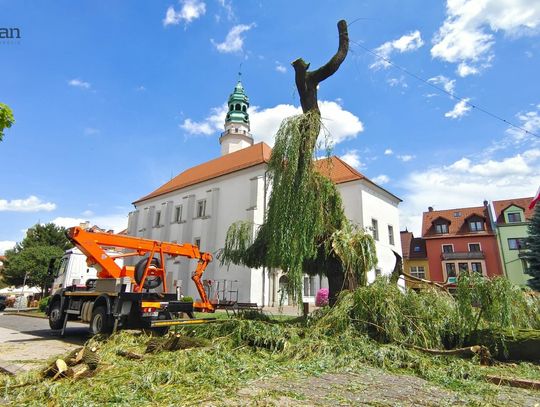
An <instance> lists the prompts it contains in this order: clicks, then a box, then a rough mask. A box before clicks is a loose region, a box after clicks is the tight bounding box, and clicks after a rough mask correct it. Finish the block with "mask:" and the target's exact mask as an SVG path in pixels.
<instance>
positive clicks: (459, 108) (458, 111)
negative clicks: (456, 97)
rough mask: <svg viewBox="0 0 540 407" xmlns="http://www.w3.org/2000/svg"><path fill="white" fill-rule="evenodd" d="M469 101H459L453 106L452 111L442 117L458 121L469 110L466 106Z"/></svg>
mask: <svg viewBox="0 0 540 407" xmlns="http://www.w3.org/2000/svg"><path fill="white" fill-rule="evenodd" d="M469 100H470V99H469V98H465V99H461V100H460V101H459V102H457V103H456V104H455V105H454V108H453V109H452V110H450V111H449V112H446V113H445V114H444V117H448V118H450V119H459V118H460V117H462V116H464V115H466V114H467V112H468V111H469V110H471V107H470V106H469V105H468V104H467V102H468V101H469Z"/></svg>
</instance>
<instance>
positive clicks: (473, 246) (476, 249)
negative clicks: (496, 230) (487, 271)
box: [469, 243, 480, 252]
mask: <svg viewBox="0 0 540 407" xmlns="http://www.w3.org/2000/svg"><path fill="white" fill-rule="evenodd" d="M469 251H470V252H479V251H480V243H469Z"/></svg>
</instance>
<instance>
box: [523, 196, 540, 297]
mask: <svg viewBox="0 0 540 407" xmlns="http://www.w3.org/2000/svg"><path fill="white" fill-rule="evenodd" d="M528 235H529V236H528V237H527V240H526V247H527V250H526V252H525V260H526V261H527V263H529V267H528V269H527V271H526V273H527V274H530V275H531V276H532V278H531V279H529V281H527V284H528V285H529V286H530V287H531V288H532V289H534V290H537V291H540V205H536V209H535V211H534V214H533V217H532V219H531V221H530V223H529V230H528Z"/></svg>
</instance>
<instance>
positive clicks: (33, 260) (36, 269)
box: [2, 246, 64, 287]
mask: <svg viewBox="0 0 540 407" xmlns="http://www.w3.org/2000/svg"><path fill="white" fill-rule="evenodd" d="M63 253H64V251H63V250H62V249H60V248H59V247H57V246H32V247H28V248H26V249H23V250H21V251H19V252H15V251H12V250H8V251H7V252H6V264H5V267H4V269H3V270H2V274H3V279H4V280H5V281H6V283H8V284H9V285H21V284H22V283H23V281H24V276H25V274H26V276H27V278H26V284H27V285H36V286H39V287H45V286H46V285H48V284H50V282H51V276H49V274H48V273H47V271H48V268H49V261H50V260H51V259H52V258H53V257H60V256H62V254H63Z"/></svg>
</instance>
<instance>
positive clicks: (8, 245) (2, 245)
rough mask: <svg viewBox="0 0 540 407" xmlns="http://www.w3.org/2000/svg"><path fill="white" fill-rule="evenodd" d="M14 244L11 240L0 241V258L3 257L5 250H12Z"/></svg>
mask: <svg viewBox="0 0 540 407" xmlns="http://www.w3.org/2000/svg"><path fill="white" fill-rule="evenodd" d="M16 243H17V242H14V241H13V240H0V256H3V255H4V254H5V253H6V250H10V249H13V248H14V247H15V244H16Z"/></svg>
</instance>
